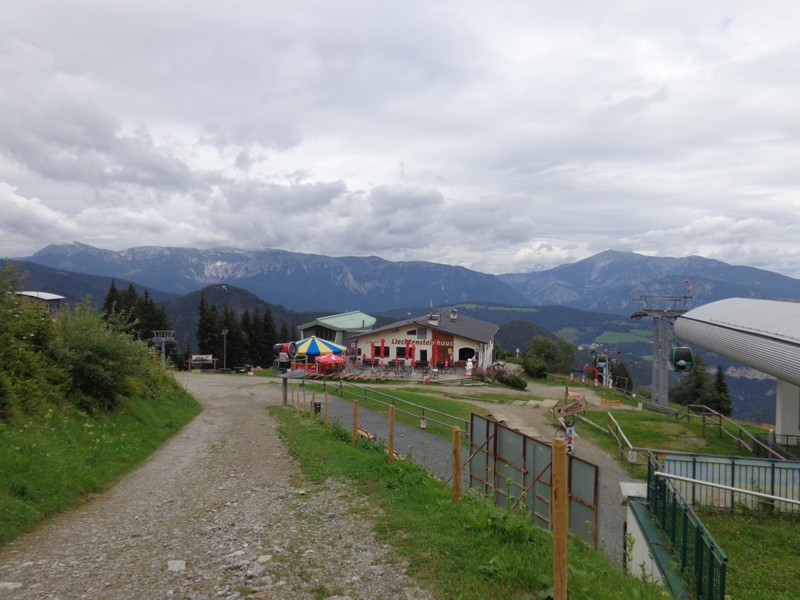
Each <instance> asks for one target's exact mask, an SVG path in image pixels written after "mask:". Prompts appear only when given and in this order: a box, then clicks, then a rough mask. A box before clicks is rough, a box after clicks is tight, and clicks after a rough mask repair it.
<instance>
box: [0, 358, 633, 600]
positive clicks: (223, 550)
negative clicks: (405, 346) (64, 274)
mask: <svg viewBox="0 0 800 600" xmlns="http://www.w3.org/2000/svg"><path fill="white" fill-rule="evenodd" d="M176 376H177V377H178V379H179V381H180V382H181V383H182V384H183V385H184V387H186V388H187V389H188V390H189V392H190V393H192V394H193V395H194V396H195V397H196V398H197V399H198V401H199V402H200V403H201V404H202V405H203V409H204V410H203V412H202V413H201V414H200V415H199V416H198V417H197V418H195V420H194V421H192V423H190V424H189V425H187V426H186V427H185V428H184V429H183V430H181V432H179V434H178V435H176V436H175V437H174V438H173V439H172V440H170V442H169V443H167V444H166V445H165V446H164V447H163V448H162V449H160V450H159V451H158V452H156V453H155V454H154V455H153V456H152V457H151V458H150V459H149V460H148V461H147V462H145V464H143V465H142V466H141V467H140V468H139V469H137V470H136V471H135V472H133V473H131V474H130V475H129V476H127V477H125V478H124V479H123V480H122V481H121V482H120V483H119V484H118V485H116V486H115V487H114V488H113V489H111V490H109V491H108V492H106V493H104V494H100V495H97V496H96V497H94V498H91V499H89V501H88V502H87V503H86V504H85V505H84V506H83V507H81V508H79V509H77V510H74V511H69V512H65V513H64V514H61V515H58V516H57V517H55V518H53V519H51V520H50V521H49V522H48V523H46V524H45V525H44V526H42V527H41V528H40V529H39V530H38V531H37V532H35V533H33V534H30V535H27V536H23V537H22V538H20V539H18V540H16V541H15V542H13V543H11V544H9V545H8V546H7V547H6V548H5V549H4V550H3V551H2V552H0V599H6V598H8V599H26V600H27V599H45V598H46V599H52V600H55V599H59V600H71V599H79V598H80V599H82V598H90V599H105V598H108V599H112V598H113V599H123V598H136V599H161V598H181V599H191V600H202V599H211V598H228V599H236V598H239V597H241V596H242V595H244V594H248V593H249V594H251V595H250V597H252V598H286V599H290V600H291V599H295V598H298V599H300V598H318V597H325V596H326V595H328V597H330V598H332V599H334V600H335V599H337V598H338V599H344V598H353V599H355V598H386V599H394V598H398V599H412V598H432V596H431V595H430V594H429V593H428V592H427V591H425V590H423V589H420V588H419V587H418V586H417V585H416V584H415V582H413V581H412V580H411V579H410V577H409V576H408V575H407V574H406V572H405V569H404V564H403V563H402V562H401V561H400V560H399V559H398V557H397V556H396V555H394V554H393V553H392V551H391V549H390V548H389V547H387V546H385V545H381V544H378V543H377V542H376V540H375V539H374V536H373V535H372V533H371V525H372V523H373V522H374V521H375V520H376V519H378V518H379V517H380V515H379V514H377V512H376V509H375V508H374V507H371V506H369V505H368V504H367V503H366V502H365V501H364V500H362V499H360V498H354V497H352V495H351V494H349V493H348V490H347V489H346V487H345V486H344V485H342V484H340V483H334V482H327V483H325V484H322V485H308V484H304V483H303V481H302V475H301V473H300V470H299V468H298V467H297V465H295V464H294V463H293V462H292V460H291V459H290V458H289V456H288V455H287V452H286V449H285V447H284V446H283V444H282V443H281V442H280V440H279V439H278V438H277V435H276V433H275V423H274V422H273V420H272V419H271V418H270V416H269V414H268V413H267V411H266V410H265V407H266V406H269V405H277V404H280V402H281V386H280V385H279V384H276V383H274V382H265V380H264V379H261V378H245V377H234V376H230V377H229V376H212V375H193V374H186V373H178V374H177V375H176ZM388 389H389V388H388V387H387V391H388ZM445 391H449V392H451V393H453V394H456V395H458V396H459V397H462V398H464V399H470V396H472V395H474V394H478V393H482V392H485V391H486V390H485V389H483V388H469V387H455V388H453V389H448V388H445ZM492 392H493V393H497V390H496V389H493V390H492ZM557 392H558V388H553V387H549V386H540V387H537V386H536V384H531V385H529V389H528V390H527V391H526V392H525V393H522V394H521V397H524V396H528V397H529V396H530V395H532V394H536V395H540V396H545V397H547V396H548V395H549V396H551V397H552V395H553V394H554V393H557ZM509 393H510V394H512V395H514V394H517V395H520V393H519V392H513V391H511V390H509ZM588 396H590V397H589V398H588V400H589V401H590V403H591V402H594V401H596V403H598V404H599V398H594V397H591V396H592V395H591V394H589V395H588ZM309 400H310V398H309ZM330 400H331V404H330V406H331V414H332V416H333V418H337V419H339V420H340V421H341V422H342V425H344V426H349V424H350V423H351V422H352V421H351V419H352V405H351V404H350V403H345V402H343V401H341V400H339V399H337V398H335V397H330ZM473 402H475V401H473ZM475 404H478V405H482V406H484V407H486V408H487V409H488V410H490V411H494V412H502V413H503V415H504V416H505V417H506V420H507V421H508V422H509V424H510V425H512V426H523V427H534V428H536V429H538V430H539V431H540V433H541V434H542V436H543V439H550V438H551V437H552V429H551V426H550V425H549V423H548V420H547V418H546V414H545V409H541V408H539V409H534V408H531V407H529V406H518V405H513V404H502V405H498V404H482V403H480V402H475ZM360 420H361V422H362V424H363V425H364V426H365V427H366V428H367V429H368V430H369V431H370V432H372V433H376V434H377V435H378V436H379V437H385V436H386V433H385V429H386V417H385V416H382V415H376V414H374V413H370V412H369V411H368V410H363V409H362V411H360ZM396 437H397V442H396V447H397V449H398V451H399V452H401V453H406V452H408V450H409V449H410V450H411V453H412V454H413V455H414V457H415V460H417V461H418V462H422V463H424V464H425V466H426V467H428V468H430V469H432V470H433V471H434V472H436V473H437V474H438V475H440V476H441V477H443V478H447V477H449V476H450V474H451V472H450V469H451V467H450V460H451V459H450V456H451V448H450V443H449V442H447V441H445V440H441V439H439V438H436V437H434V436H431V435H429V434H427V433H425V432H423V431H420V430H419V428H415V427H406V426H401V425H400V424H398V431H397V434H396ZM577 446H578V455H579V456H582V457H583V458H586V459H587V460H590V461H592V462H595V463H596V464H598V465H600V467H601V498H600V502H601V516H600V536H601V538H603V539H604V540H605V551H606V553H607V554H608V556H609V557H610V558H612V559H613V560H614V561H615V562H616V563H617V564H621V556H622V522H623V521H624V514H625V510H624V508H623V507H620V506H619V482H620V481H628V480H630V478H628V477H627V476H626V475H625V473H624V472H623V471H622V469H621V468H620V467H619V466H618V465H617V463H616V462H615V461H614V460H613V459H612V458H611V457H609V456H608V455H607V454H605V453H604V452H602V451H600V450H598V449H597V448H595V447H593V446H592V445H591V444H589V443H588V442H587V441H585V440H579V441H578V444H577ZM465 458H466V457H465ZM464 481H467V479H466V477H464Z"/></svg>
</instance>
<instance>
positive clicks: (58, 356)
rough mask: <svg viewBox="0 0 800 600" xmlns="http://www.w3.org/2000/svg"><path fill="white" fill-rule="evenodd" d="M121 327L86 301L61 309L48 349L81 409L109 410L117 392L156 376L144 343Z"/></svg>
mask: <svg viewBox="0 0 800 600" xmlns="http://www.w3.org/2000/svg"><path fill="white" fill-rule="evenodd" d="M125 327H127V324H121V323H120V324H117V323H116V322H114V321H113V320H112V321H110V322H109V321H105V320H103V317H102V315H101V314H100V313H99V312H98V311H97V310H95V309H94V308H92V307H91V305H90V304H89V303H88V301H84V302H81V303H80V304H79V305H78V306H77V307H76V308H75V310H74V312H72V313H70V312H69V311H62V312H61V315H60V316H59V319H58V322H57V323H56V334H55V340H54V341H53V344H52V347H51V352H52V355H53V357H54V358H55V360H56V362H57V363H58V364H59V366H60V367H61V368H62V369H63V370H64V371H65V372H66V373H67V374H68V375H69V377H70V379H71V382H72V387H73V392H77V395H74V396H73V401H74V403H75V404H77V405H78V406H79V407H80V408H82V409H84V410H88V411H95V410H103V411H105V410H113V409H114V408H116V406H117V405H118V403H119V400H120V397H121V396H128V395H131V394H134V393H136V392H137V391H138V390H137V389H135V388H136V386H137V385H139V384H141V383H145V382H146V381H148V380H150V379H151V378H152V377H153V376H154V375H155V370H156V369H157V367H156V361H155V359H154V357H153V355H152V354H151V353H150V351H149V350H148V348H147V345H146V344H144V343H143V342H135V341H133V340H132V339H131V337H130V335H129V334H127V333H125V332H124V328H125ZM136 379H139V380H140V381H139V382H138V383H134V382H135V381H136Z"/></svg>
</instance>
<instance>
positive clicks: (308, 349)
mask: <svg viewBox="0 0 800 600" xmlns="http://www.w3.org/2000/svg"><path fill="white" fill-rule="evenodd" d="M346 350H347V348H345V347H344V346H340V345H339V344H335V343H333V342H329V341H328V340H323V339H321V338H318V337H315V336H313V335H312V336H311V337H309V338H306V339H304V340H300V341H299V342H297V355H298V356H321V355H323V354H342V353H344V352H345V351H346Z"/></svg>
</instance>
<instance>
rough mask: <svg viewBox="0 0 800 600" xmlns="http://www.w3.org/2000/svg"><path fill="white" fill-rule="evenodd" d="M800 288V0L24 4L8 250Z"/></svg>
mask: <svg viewBox="0 0 800 600" xmlns="http://www.w3.org/2000/svg"><path fill="white" fill-rule="evenodd" d="M72 241H78V242H82V243H85V244H90V245H92V246H97V247H100V248H107V249H111V250H122V249H124V248H129V247H133V246H144V245H158V246H184V247H194V248H213V247H219V246H234V247H239V248H248V249H255V248H280V249H285V250H291V251H298V252H310V253H317V254H326V255H329V256H344V255H355V256H368V255H377V256H380V257H383V258H386V259H389V260H427V261H434V262H440V263H445V264H453V265H463V266H465V267H468V268H471V269H475V270H478V271H483V272H488V273H510V272H519V271H531V270H541V269H547V268H551V267H553V266H556V265H558V264H562V263H565V262H574V261H576V260H580V259H582V258H585V257H587V256H590V255H592V254H595V253H597V252H601V251H603V250H606V249H617V250H632V251H635V252H640V253H643V254H648V255H655V256H687V255H691V254H699V255H702V256H706V257H709V258H716V259H720V260H723V261H726V262H729V263H732V264H741V265H750V266H756V267H760V268H766V269H770V270H773V271H777V272H780V273H784V274H787V275H792V276H796V277H800V4H798V3H797V2H795V1H789V0H786V1H765V2H758V3H756V2H746V3H745V2H736V1H725V2H722V1H717V0H705V1H703V2H697V1H696V0H693V1H691V2H689V1H682V0H673V1H671V2H646V1H631V0H619V1H613V0H562V1H560V2H551V1H538V0H523V1H515V0H495V1H493V2H470V1H460V2H450V1H436V0H422V1H419V0H406V1H405V2H379V1H375V0H364V1H348V0H338V1H336V2H321V1H318V0H295V1H293V2H274V1H270V0H260V1H255V0H254V1H247V0H228V1H227V2H218V1H215V2H212V1H187V0H184V1H180V2H178V1H174V0H157V1H156V0H133V1H126V2H122V1H117V0H94V1H84V0H72V1H70V2H64V1H61V0H51V1H39V0H26V1H25V2H6V3H4V6H3V16H2V18H0V255H1V256H11V257H20V256H25V255H29V254H32V253H33V252H35V251H37V250H39V249H41V248H43V247H44V246H46V245H47V244H51V243H69V242H72Z"/></svg>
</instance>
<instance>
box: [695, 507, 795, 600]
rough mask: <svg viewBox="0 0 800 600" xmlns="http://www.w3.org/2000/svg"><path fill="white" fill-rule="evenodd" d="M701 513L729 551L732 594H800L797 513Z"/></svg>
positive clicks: (781, 599)
mask: <svg viewBox="0 0 800 600" xmlns="http://www.w3.org/2000/svg"><path fill="white" fill-rule="evenodd" d="M698 514H699V516H700V518H701V519H702V521H703V523H704V524H705V525H706V527H708V530H709V531H710V532H711V535H713V536H714V539H715V540H716V541H717V543H718V544H719V545H720V547H721V548H722V549H723V551H724V552H725V553H726V554H727V555H728V566H727V586H726V590H725V591H726V593H727V595H728V596H730V597H731V598H737V599H742V600H761V599H762V598H773V599H775V600H789V599H790V598H792V599H793V598H797V597H798V591H797V587H798V585H800V521H798V518H797V516H796V515H778V514H773V515H759V514H756V513H752V512H750V511H747V510H745V511H736V512H735V513H730V512H727V511H717V510H704V511H699V513H698Z"/></svg>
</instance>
